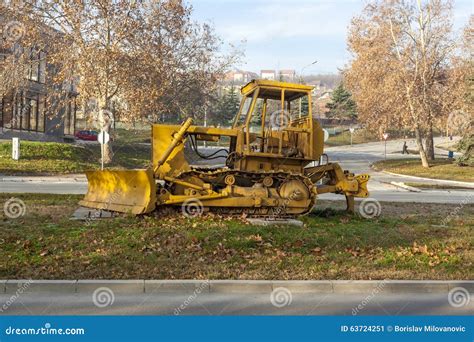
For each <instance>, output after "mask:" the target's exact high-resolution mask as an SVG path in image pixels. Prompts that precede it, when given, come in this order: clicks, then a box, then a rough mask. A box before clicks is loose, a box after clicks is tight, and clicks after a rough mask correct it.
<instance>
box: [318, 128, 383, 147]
mask: <svg viewBox="0 0 474 342" xmlns="http://www.w3.org/2000/svg"><path fill="white" fill-rule="evenodd" d="M374 141H380V139H378V138H377V136H375V135H373V134H371V133H369V132H367V131H365V130H357V131H355V132H354V133H353V134H352V144H354V145H355V144H363V143H367V142H374ZM324 144H325V145H326V146H343V145H350V144H351V133H350V132H349V131H343V132H341V133H338V134H336V135H331V136H329V138H328V140H327V141H325V142H324Z"/></svg>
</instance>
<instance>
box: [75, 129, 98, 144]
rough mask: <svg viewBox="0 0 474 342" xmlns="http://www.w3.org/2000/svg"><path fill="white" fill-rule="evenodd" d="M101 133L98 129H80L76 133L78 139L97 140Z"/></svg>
mask: <svg viewBox="0 0 474 342" xmlns="http://www.w3.org/2000/svg"><path fill="white" fill-rule="evenodd" d="M98 135H99V133H98V132H97V131H87V130H86V131H78V132H76V134H75V137H76V139H80V140H88V141H97V136H98Z"/></svg>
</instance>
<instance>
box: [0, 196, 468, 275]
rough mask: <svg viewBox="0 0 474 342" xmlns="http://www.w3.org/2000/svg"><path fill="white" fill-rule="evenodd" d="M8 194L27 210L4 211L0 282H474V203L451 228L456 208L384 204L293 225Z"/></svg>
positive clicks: (0, 235)
mask: <svg viewBox="0 0 474 342" xmlns="http://www.w3.org/2000/svg"><path fill="white" fill-rule="evenodd" d="M11 196H15V197H16V198H19V199H21V200H23V201H24V202H25V205H26V213H25V215H24V216H23V217H20V218H17V219H8V218H0V222H1V224H0V244H1V248H0V279H2V278H3V279H28V278H36V279H38V278H41V279H78V278H79V279H139V278H140V279H143V278H146V279H150V278H151V279H469V278H470V277H472V274H473V271H474V269H473V259H474V258H473V257H474V252H473V249H472V242H473V233H472V231H473V230H472V228H473V226H474V215H473V213H474V208H473V206H464V207H463V208H462V210H459V211H458V215H457V216H455V217H452V218H451V219H450V220H448V222H445V223H446V225H445V226H440V222H441V220H442V219H443V218H445V217H446V216H447V215H446V213H449V212H452V211H453V210H454V207H455V206H452V205H451V206H450V205H439V204H438V205H433V206H430V205H425V204H424V205H421V204H416V203H410V204H400V203H397V204H391V203H382V213H383V214H382V216H381V217H380V218H378V219H372V220H368V219H363V218H360V217H358V216H351V215H347V214H346V213H344V212H343V211H340V210H338V209H332V210H322V209H320V210H317V211H315V212H314V213H313V214H311V215H309V216H306V217H303V218H302V219H303V221H304V223H305V225H304V227H303V228H296V227H289V226H283V227H256V226H252V225H249V224H247V223H245V222H242V221H240V220H237V219H229V218H223V217H219V216H212V215H209V216H206V217H201V218H196V219H186V218H183V217H180V216H174V217H168V218H166V219H165V220H163V219H160V218H159V217H155V216H154V215H150V216H141V217H128V216H121V217H117V218H115V219H112V220H95V221H88V222H82V221H70V220H69V216H70V215H71V214H72V212H73V211H74V209H75V208H76V207H77V201H78V200H79V199H80V196H66V195H40V194H36V195H33V194H21V195H17V194H15V195H10V194H0V204H1V205H2V206H3V203H4V202H5V201H7V200H8V199H9V198H10V197H11ZM333 203H334V202H321V203H320V207H321V208H322V207H323V206H325V205H331V206H333ZM337 205H342V204H340V203H339V202H338V203H337Z"/></svg>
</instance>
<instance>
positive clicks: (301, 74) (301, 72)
mask: <svg viewBox="0 0 474 342" xmlns="http://www.w3.org/2000/svg"><path fill="white" fill-rule="evenodd" d="M316 63H318V61H317V60H315V61H314V62H313V63H310V64H308V65H305V66H304V67H302V68H301V70H300V79H301V82H302V81H303V70H304V69H306V68H308V67H310V66H311V65H315V64H316Z"/></svg>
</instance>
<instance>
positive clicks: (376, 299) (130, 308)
mask: <svg viewBox="0 0 474 342" xmlns="http://www.w3.org/2000/svg"><path fill="white" fill-rule="evenodd" d="M9 301H11V295H6V294H2V295H0V303H7V302H9ZM102 303H104V304H106V302H102ZM107 303H110V301H108V302H107ZM280 303H281V302H280ZM286 303H287V305H284V306H282V307H276V306H274V305H273V304H272V302H271V299H270V295H269V294H217V293H215V294H204V293H201V294H198V295H195V296H193V294H179V293H160V294H153V293H152V294H142V295H119V294H115V296H114V300H113V302H112V304H110V305H107V306H105V307H98V306H96V305H95V304H94V301H93V299H92V295H90V294H89V295H87V294H59V293H58V294H44V293H41V294H22V295H20V296H19V297H17V298H16V299H15V300H14V301H13V304H11V305H10V306H8V307H7V308H6V310H3V312H0V315H176V314H179V315H217V316H218V315H353V314H357V315H393V316H397V315H472V314H473V313H474V301H473V300H471V301H470V302H469V303H468V304H466V305H465V306H462V307H459V308H457V307H453V306H451V305H450V304H449V302H448V295H447V294H446V293H444V294H442V293H439V294H434V293H431V294H419V293H418V294H410V293H405V294H390V293H388V294H387V293H377V294H375V295H373V296H371V297H368V295H367V294H305V293H294V294H293V295H292V298H291V301H290V300H288V301H286V302H285V304H286ZM364 303H365V305H364ZM359 305H361V309H360V310H358V309H357V307H358V306H359ZM0 308H1V307H0ZM357 310H358V311H357Z"/></svg>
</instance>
